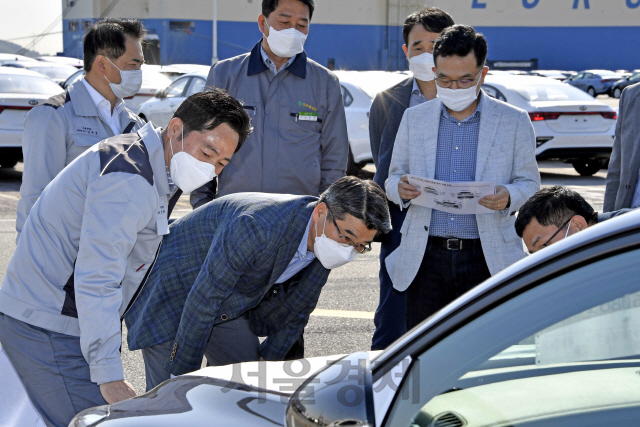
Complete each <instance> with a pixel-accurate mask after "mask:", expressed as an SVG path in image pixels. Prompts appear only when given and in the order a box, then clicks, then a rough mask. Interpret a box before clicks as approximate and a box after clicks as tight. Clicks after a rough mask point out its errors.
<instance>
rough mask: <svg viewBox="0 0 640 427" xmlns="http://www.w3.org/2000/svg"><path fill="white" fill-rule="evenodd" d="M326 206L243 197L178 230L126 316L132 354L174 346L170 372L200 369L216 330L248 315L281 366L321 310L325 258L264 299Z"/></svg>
mask: <svg viewBox="0 0 640 427" xmlns="http://www.w3.org/2000/svg"><path fill="white" fill-rule="evenodd" d="M316 204H317V198H315V197H304V196H291V195H277V194H259V193H239V194H234V195H230V196H226V197H222V198H220V199H216V200H214V201H212V202H211V203H208V204H206V205H204V206H202V207H200V208H198V209H196V210H195V211H193V212H192V213H190V214H189V215H186V216H184V217H183V218H181V219H179V220H177V221H175V222H174V223H173V224H172V225H171V233H170V234H169V235H168V236H165V238H164V240H163V243H162V246H161V248H160V253H159V255H158V259H157V262H156V263H155V266H154V267H153V269H152V271H151V273H150V274H149V277H148V278H147V280H146V282H145V284H144V285H143V287H142V290H141V291H140V294H139V296H138V297H137V299H136V300H135V302H134V303H133V304H132V306H131V308H130V310H129V311H128V312H127V314H126V316H125V321H126V324H127V328H128V344H129V349H131V350H137V349H141V348H146V347H150V346H152V345H156V344H160V343H163V342H166V341H174V350H175V351H174V353H175V355H174V357H173V358H172V359H173V360H172V361H169V360H168V361H167V365H166V368H167V369H168V370H169V371H170V372H171V373H173V374H174V375H180V374H184V373H187V372H191V371H194V370H197V369H199V368H200V366H201V363H202V357H203V355H204V350H205V347H206V345H207V341H208V339H209V335H210V334H211V328H212V327H213V326H215V325H217V324H219V323H222V322H225V321H228V320H232V319H235V318H237V317H239V316H241V315H243V314H244V313H247V314H248V315H249V319H250V321H251V326H252V328H253V330H254V331H255V332H256V333H257V334H258V335H261V336H267V339H266V340H264V341H263V342H262V344H261V345H260V355H261V356H262V357H263V358H264V359H266V360H282V359H283V358H284V356H285V354H286V353H287V351H288V350H289V348H290V347H291V346H292V345H293V343H294V342H295V341H296V339H297V338H298V337H299V335H300V333H301V332H302V331H303V329H304V327H305V325H306V324H307V321H308V320H309V315H310V313H311V312H312V311H313V310H314V308H315V306H316V303H317V302H318V298H319V297H320V291H321V289H322V287H323V286H324V284H325V283H326V281H327V278H328V276H329V270H327V269H325V268H324V267H323V266H322V264H321V263H320V262H319V261H318V260H317V259H316V260H314V261H313V262H312V263H311V264H309V265H308V266H307V267H306V268H305V269H304V270H303V271H302V273H301V275H300V276H299V281H298V282H297V283H296V284H295V285H293V286H289V288H288V290H287V292H278V293H277V294H275V295H274V296H273V297H272V298H270V299H269V300H268V301H262V300H263V297H264V296H265V295H266V294H267V292H268V291H269V290H270V289H271V287H272V286H273V285H274V284H275V282H276V280H277V279H278V278H279V277H280V276H281V275H282V273H283V272H284V271H285V269H286V268H287V266H288V265H289V262H290V261H291V259H292V258H293V256H294V254H295V252H296V250H297V248H298V246H299V244H300V240H301V239H302V236H303V235H304V232H305V228H306V226H307V224H308V222H309V218H310V217H311V213H312V212H313V209H314V207H315V206H316Z"/></svg>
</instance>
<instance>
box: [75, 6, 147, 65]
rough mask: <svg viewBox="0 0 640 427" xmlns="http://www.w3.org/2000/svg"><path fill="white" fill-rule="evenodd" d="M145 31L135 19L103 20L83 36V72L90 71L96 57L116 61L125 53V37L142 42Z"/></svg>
mask: <svg viewBox="0 0 640 427" xmlns="http://www.w3.org/2000/svg"><path fill="white" fill-rule="evenodd" d="M146 33H147V30H146V29H145V28H144V25H142V22H140V21H139V20H137V19H113V18H108V19H103V20H102V21H99V22H97V23H96V24H94V25H93V26H92V27H91V28H89V31H87V33H86V34H85V35H84V39H83V54H84V71H86V72H87V73H88V72H89V71H91V66H92V65H93V61H95V59H96V56H98V55H104V56H106V57H107V58H110V59H114V60H115V59H118V58H120V57H121V56H122V55H124V53H125V52H126V51H127V36H128V37H133V38H135V39H137V40H140V41H141V40H142V39H143V38H144V36H145V34H146Z"/></svg>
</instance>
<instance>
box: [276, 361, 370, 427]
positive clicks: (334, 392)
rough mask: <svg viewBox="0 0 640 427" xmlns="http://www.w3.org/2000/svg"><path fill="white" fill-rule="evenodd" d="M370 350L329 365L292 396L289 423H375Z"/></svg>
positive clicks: (308, 426) (294, 426) (305, 426)
mask: <svg viewBox="0 0 640 427" xmlns="http://www.w3.org/2000/svg"><path fill="white" fill-rule="evenodd" d="M372 381H373V379H372V376H371V367H370V360H369V354H368V353H366V352H357V353H353V354H350V355H348V356H345V357H344V358H342V359H340V360H337V361H335V362H334V363H332V364H330V365H328V366H326V367H325V368H323V369H322V370H321V371H319V372H318V373H316V374H315V375H313V376H312V377H310V378H309V379H307V381H305V382H304V383H303V384H302V385H301V386H300V388H298V390H296V391H295V393H294V394H293V395H292V396H291V398H290V399H289V403H288V405H287V411H286V426H287V427H312V426H318V427H320V426H346V425H348V426H359V427H369V426H375V413H374V407H373V405H374V404H373V382H372Z"/></svg>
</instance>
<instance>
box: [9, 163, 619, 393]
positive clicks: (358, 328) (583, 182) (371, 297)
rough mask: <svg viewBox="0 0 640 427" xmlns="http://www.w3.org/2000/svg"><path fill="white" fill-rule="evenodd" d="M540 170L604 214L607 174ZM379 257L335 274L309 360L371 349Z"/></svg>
mask: <svg viewBox="0 0 640 427" xmlns="http://www.w3.org/2000/svg"><path fill="white" fill-rule="evenodd" d="M539 166H540V171H541V175H542V183H543V185H545V186H549V185H556V184H557V185H565V186H569V187H570V188H572V189H574V190H576V191H578V192H580V193H581V194H582V195H583V196H584V197H585V198H586V199H587V200H588V201H589V202H590V203H591V204H592V205H593V206H594V208H595V209H596V210H599V211H601V210H602V199H603V197H604V184H605V178H606V171H604V170H603V171H600V172H598V173H597V174H596V175H594V176H592V177H581V176H579V175H578V173H577V172H575V170H574V169H573V167H572V166H571V165H567V164H563V163H558V162H541V163H540V164H539ZM373 172H374V168H373V165H369V166H367V167H366V168H365V169H364V170H363V171H362V172H361V174H360V176H361V177H362V178H371V177H372V176H373ZM21 177H22V164H18V166H17V167H16V168H15V169H10V170H7V169H0V277H4V274H5V271H6V268H7V265H8V263H9V260H10V258H11V255H12V254H13V251H14V249H15V243H14V242H15V236H16V234H15V217H16V206H17V202H18V199H19V197H20V194H19V190H20V181H21ZM190 211H191V207H190V205H189V200H188V198H187V197H186V196H183V197H182V198H181V199H180V201H179V202H178V205H177V206H176V208H175V210H174V213H173V215H172V216H173V217H180V216H183V215H185V214H187V213H188V212H190ZM379 253H380V246H379V245H378V244H374V245H373V250H372V251H371V252H370V253H368V254H365V255H360V256H358V257H357V258H356V260H355V261H354V262H352V263H350V264H347V265H346V266H344V267H341V268H338V269H336V270H334V271H332V272H331V275H330V276H329V281H328V283H327V285H326V286H325V287H324V289H323V291H322V294H321V296H320V300H319V301H318V305H317V311H316V312H315V313H314V315H313V316H312V317H311V319H310V321H309V324H308V325H307V328H306V330H305V343H306V352H305V355H306V356H321V355H328V354H339V353H350V352H353V351H357V350H368V349H369V346H370V343H371V336H372V334H373V330H374V327H373V320H372V318H373V312H374V311H375V309H376V306H377V304H378V268H379V263H378V256H379ZM125 333H126V330H125ZM123 360H124V366H125V372H126V376H127V379H128V380H129V381H130V382H131V383H132V384H133V385H134V387H135V389H136V390H137V391H138V392H143V391H144V387H145V386H144V365H143V363H142V356H141V354H140V352H139V351H136V352H129V351H128V349H127V346H126V340H125V343H124V344H123Z"/></svg>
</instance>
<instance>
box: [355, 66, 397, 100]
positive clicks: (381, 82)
mask: <svg viewBox="0 0 640 427" xmlns="http://www.w3.org/2000/svg"><path fill="white" fill-rule="evenodd" d="M358 74H359V75H358V78H357V80H356V81H354V82H353V83H354V84H355V85H356V86H359V87H360V89H362V91H363V92H364V93H365V94H366V95H367V96H368V97H369V98H371V99H373V98H375V97H376V95H377V94H378V93H379V92H382V91H383V90H387V89H389V88H390V87H392V86H394V85H396V84H398V83H400V82H401V81H403V80H406V79H407V77H409V75H407V74H403V73H387V72H385V73H384V76H381V75H380V73H375V72H371V73H358Z"/></svg>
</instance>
